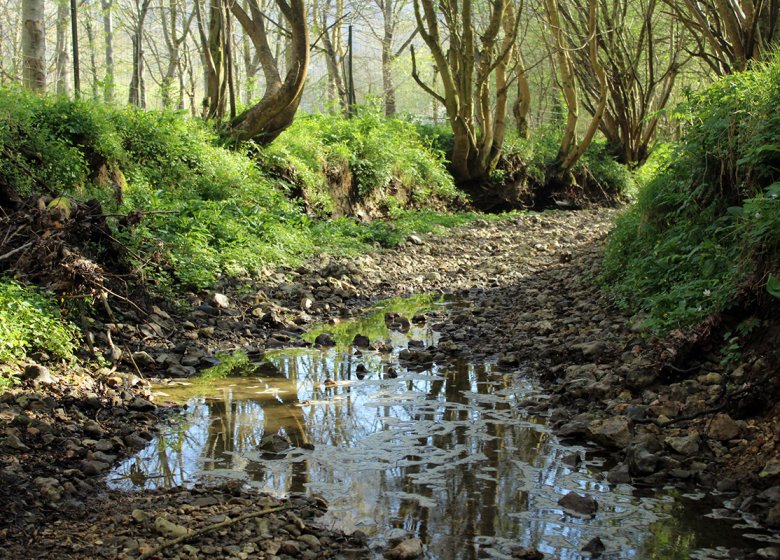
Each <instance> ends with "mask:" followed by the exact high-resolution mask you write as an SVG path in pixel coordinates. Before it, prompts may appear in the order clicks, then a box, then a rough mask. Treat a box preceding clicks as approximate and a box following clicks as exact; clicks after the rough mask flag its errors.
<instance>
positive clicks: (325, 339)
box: [314, 333, 336, 346]
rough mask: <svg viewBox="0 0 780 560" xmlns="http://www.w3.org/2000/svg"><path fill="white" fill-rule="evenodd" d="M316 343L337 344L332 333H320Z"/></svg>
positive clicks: (315, 340)
mask: <svg viewBox="0 0 780 560" xmlns="http://www.w3.org/2000/svg"><path fill="white" fill-rule="evenodd" d="M314 344H316V345H318V346H336V341H335V340H334V339H333V336H331V335H330V334H328V333H322V334H318V335H317V338H315V339H314Z"/></svg>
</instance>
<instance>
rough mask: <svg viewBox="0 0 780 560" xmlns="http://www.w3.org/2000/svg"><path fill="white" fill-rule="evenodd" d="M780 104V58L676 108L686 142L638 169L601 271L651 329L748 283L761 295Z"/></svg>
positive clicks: (779, 230) (777, 241)
mask: <svg viewBox="0 0 780 560" xmlns="http://www.w3.org/2000/svg"><path fill="white" fill-rule="evenodd" d="M778 106H780V56H778V57H777V58H775V60H774V61H773V62H771V63H769V64H766V65H763V66H758V67H756V68H754V69H753V70H751V71H748V72H744V73H741V74H736V75H733V76H729V77H726V78H724V79H722V80H721V81H719V82H718V83H716V84H714V85H713V86H711V87H709V88H707V89H706V90H704V91H702V92H701V93H698V94H695V95H691V96H690V98H689V100H688V102H687V103H686V104H685V105H683V106H682V107H680V108H679V109H678V110H677V114H676V116H677V118H678V119H681V120H682V121H683V123H684V125H685V134H684V137H683V139H682V141H681V142H679V144H677V145H676V146H673V147H665V148H664V150H663V151H662V152H661V153H659V154H658V155H657V156H656V157H655V158H653V159H651V162H650V165H652V166H653V167H654V168H653V169H650V170H647V171H640V172H639V173H638V175H637V176H638V177H639V178H640V180H641V182H642V183H643V184H642V185H641V188H640V191H639V194H638V199H637V203H636V204H635V205H634V206H633V207H632V208H631V209H630V210H629V211H627V212H626V213H625V214H624V215H623V216H622V217H621V218H620V219H619V221H618V223H617V226H616V228H615V230H614V231H613V233H612V234H611V236H610V240H609V244H608V246H607V250H606V258H605V261H604V272H603V278H604V280H605V281H606V282H607V284H608V285H609V287H610V289H611V290H612V291H613V293H614V294H615V296H616V298H617V301H618V302H619V303H620V304H621V305H622V306H623V307H625V308H628V309H631V310H633V311H635V312H640V311H641V312H644V314H646V315H647V316H648V324H649V326H650V327H652V328H653V329H654V330H656V331H660V332H664V331H668V330H670V329H673V328H676V327H681V326H687V325H691V324H693V323H696V322H698V321H700V320H701V319H703V318H704V317H706V316H708V315H711V314H715V313H718V312H721V311H724V310H727V309H728V308H729V307H730V306H731V305H733V304H734V303H735V298H736V294H737V292H738V290H740V289H741V288H743V287H745V286H746V284H747V283H750V282H751V281H752V282H753V283H754V284H755V283H756V282H757V283H758V286H757V287H756V286H753V288H756V289H757V290H758V292H759V295H760V293H761V292H762V291H763V290H766V289H767V287H768V286H767V282H768V280H769V279H770V278H772V276H770V274H769V273H771V272H772V271H773V270H774V272H775V273H777V263H778V256H780V182H778V181H780V136H779V135H778V130H780V112H778V110H777V107H778ZM756 273H757V279H756ZM751 279H752V280H751ZM770 291H771V290H770Z"/></svg>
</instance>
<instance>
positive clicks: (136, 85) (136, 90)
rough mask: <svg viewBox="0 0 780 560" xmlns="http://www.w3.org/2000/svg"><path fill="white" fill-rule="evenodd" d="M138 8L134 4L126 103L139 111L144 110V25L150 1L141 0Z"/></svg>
mask: <svg viewBox="0 0 780 560" xmlns="http://www.w3.org/2000/svg"><path fill="white" fill-rule="evenodd" d="M141 1H142V3H141V4H140V6H139V5H138V3H137V2H136V8H137V12H136V25H135V29H134V30H133V36H132V37H131V41H132V45H133V75H132V77H131V78H130V93H129V95H128V102H129V103H130V105H135V106H136V107H140V108H141V109H145V108H146V86H145V83H144V49H143V37H144V23H145V22H146V14H147V13H148V12H149V4H150V3H151V0H141Z"/></svg>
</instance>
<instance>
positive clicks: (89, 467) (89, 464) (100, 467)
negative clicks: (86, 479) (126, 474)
mask: <svg viewBox="0 0 780 560" xmlns="http://www.w3.org/2000/svg"><path fill="white" fill-rule="evenodd" d="M110 466H111V465H109V464H108V463H104V462H103V461H97V460H84V461H82V462H81V472H83V473H84V474H85V475H87V476H97V475H99V474H102V473H104V472H106V471H107V470H108V468H109V467H110Z"/></svg>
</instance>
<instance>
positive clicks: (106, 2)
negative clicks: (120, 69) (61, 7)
mask: <svg viewBox="0 0 780 560" xmlns="http://www.w3.org/2000/svg"><path fill="white" fill-rule="evenodd" d="M100 6H101V9H102V10H103V40H104V44H105V51H106V56H105V62H106V76H105V79H104V82H103V100H104V101H105V102H106V103H113V102H114V84H115V78H114V24H113V14H112V11H113V0H101V4H100Z"/></svg>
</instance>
